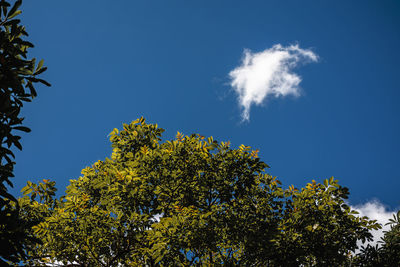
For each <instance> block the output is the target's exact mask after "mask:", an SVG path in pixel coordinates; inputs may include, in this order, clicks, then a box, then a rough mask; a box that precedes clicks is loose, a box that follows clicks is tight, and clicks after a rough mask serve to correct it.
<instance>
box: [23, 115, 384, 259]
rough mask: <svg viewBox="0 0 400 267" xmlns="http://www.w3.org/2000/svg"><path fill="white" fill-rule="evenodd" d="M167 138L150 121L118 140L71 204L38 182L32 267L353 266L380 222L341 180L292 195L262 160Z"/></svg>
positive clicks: (28, 202) (32, 207)
mask: <svg viewBox="0 0 400 267" xmlns="http://www.w3.org/2000/svg"><path fill="white" fill-rule="evenodd" d="M163 132H164V130H163V129H161V128H159V127H158V125H157V124H148V123H146V121H145V120H144V119H143V118H140V119H138V120H136V121H133V122H132V123H130V124H124V125H123V129H122V130H118V129H114V130H113V131H112V132H111V133H110V141H111V144H112V148H113V151H112V154H111V156H110V158H106V159H105V160H103V161H97V162H95V163H94V164H93V165H92V166H90V167H87V168H85V169H83V170H82V176H81V177H79V178H78V179H76V180H71V181H70V185H69V186H68V188H67V190H66V192H65V195H64V196H63V197H61V198H59V199H56V198H55V197H54V190H55V188H54V184H52V182H49V181H47V180H46V181H45V183H41V184H39V185H35V184H32V183H30V184H28V185H27V187H25V188H24V189H23V192H24V194H25V196H24V197H23V198H21V199H20V206H21V207H23V208H22V210H23V214H25V215H24V216H25V217H26V218H34V219H37V220H38V221H40V222H39V223H36V224H35V226H33V227H32V230H31V232H30V235H31V236H32V237H33V238H38V239H40V240H41V241H42V244H39V245H38V244H35V245H32V247H31V248H30V249H29V250H28V251H29V254H30V258H29V259H28V260H27V261H26V262H27V263H29V265H41V264H43V263H44V262H62V263H63V264H76V265H79V266H117V265H124V266H125V265H126V266H170V265H173V266H203V265H210V266H219V265H230V266H247V265H248V266H300V265H301V266H344V264H345V263H348V262H349V260H350V259H351V255H352V254H351V252H354V251H355V249H356V242H357V241H359V240H361V241H366V240H370V239H371V234H370V233H369V230H370V229H376V228H377V227H379V225H378V224H376V222H375V221H370V220H368V219H367V218H359V217H358V216H356V213H355V212H354V211H352V210H351V209H350V207H349V206H347V205H346V204H345V199H346V198H347V196H348V189H347V188H345V187H341V186H340V185H339V184H338V182H337V180H334V179H333V178H331V179H327V180H325V181H324V183H323V184H320V183H317V182H315V181H312V183H309V184H307V185H306V187H305V188H302V189H301V190H298V189H296V188H294V187H293V186H290V187H289V188H288V189H283V188H282V186H281V183H280V181H279V180H277V179H276V178H275V177H272V176H271V175H269V174H266V173H265V171H266V168H268V165H267V164H265V163H264V162H262V161H261V160H260V158H259V157H258V155H257V152H258V150H252V149H251V148H250V147H248V146H245V145H241V146H240V147H239V148H237V149H234V148H231V146H230V143H229V142H217V141H216V140H214V139H213V138H212V137H209V138H205V137H203V136H201V135H199V134H192V135H189V136H185V135H184V134H182V133H179V132H178V133H177V135H176V138H175V139H173V140H167V141H162V139H161V135H162V133H163Z"/></svg>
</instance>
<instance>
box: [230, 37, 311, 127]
mask: <svg viewBox="0 0 400 267" xmlns="http://www.w3.org/2000/svg"><path fill="white" fill-rule="evenodd" d="M312 61H314V62H316V61H318V56H317V55H316V54H315V53H314V52H312V51H311V50H307V49H301V48H300V47H299V46H298V45H291V46H288V47H283V46H282V45H280V44H277V45H274V46H273V47H272V48H269V49H266V50H264V51H262V52H259V53H253V52H251V51H250V50H247V49H246V50H245V51H244V56H243V59H242V63H241V65H240V66H238V67H237V68H235V69H234V70H232V71H231V72H230V73H229V77H230V79H231V81H230V85H231V86H232V88H233V89H234V90H235V92H236V93H237V94H238V100H239V105H240V106H241V108H242V109H243V112H242V119H243V120H244V121H248V120H249V119H250V107H251V105H252V104H256V105H260V104H262V103H263V102H264V100H265V99H266V98H268V97H269V96H272V97H280V96H282V97H284V96H287V95H293V96H298V95H299V94H300V90H299V84H300V82H301V77H300V76H299V75H297V74H296V73H293V72H292V70H293V68H295V67H296V66H297V65H298V64H299V63H307V62H312Z"/></svg>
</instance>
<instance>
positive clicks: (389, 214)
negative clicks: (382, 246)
mask: <svg viewBox="0 0 400 267" xmlns="http://www.w3.org/2000/svg"><path fill="white" fill-rule="evenodd" d="M351 208H352V209H354V210H357V211H358V212H359V216H361V217H362V216H367V217H368V218H369V219H371V220H376V221H377V222H378V223H380V224H381V225H382V226H383V227H382V229H380V230H372V231H371V233H372V235H373V236H374V241H372V242H370V243H369V244H371V245H373V246H375V245H376V244H379V243H378V241H380V240H381V237H383V235H384V233H383V231H388V230H390V226H389V225H385V224H386V223H388V222H389V219H391V218H393V214H395V211H389V210H387V208H386V207H385V206H384V205H383V204H382V203H380V202H379V201H378V200H373V201H370V202H367V203H365V204H361V205H356V206H351ZM359 245H361V244H359Z"/></svg>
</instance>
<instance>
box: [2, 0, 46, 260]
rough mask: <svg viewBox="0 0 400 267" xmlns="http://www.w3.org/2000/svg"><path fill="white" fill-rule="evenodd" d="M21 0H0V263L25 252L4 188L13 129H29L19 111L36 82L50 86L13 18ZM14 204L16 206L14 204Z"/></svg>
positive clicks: (15, 143) (15, 140)
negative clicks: (12, 2)
mask: <svg viewBox="0 0 400 267" xmlns="http://www.w3.org/2000/svg"><path fill="white" fill-rule="evenodd" d="M21 4H22V1H21V0H18V1H15V2H14V4H13V5H11V4H10V3H9V2H8V1H5V0H1V1H0V144H1V147H0V244H1V249H0V263H4V260H11V261H16V260H17V259H18V258H19V257H20V256H22V255H24V250H23V247H24V242H25V238H26V236H25V234H24V232H25V231H24V229H25V227H29V226H28V225H26V223H25V222H24V221H21V220H20V217H19V212H18V205H17V200H16V198H15V197H14V196H12V195H11V194H10V193H9V192H8V189H7V185H8V186H13V184H12V181H11V180H10V178H12V177H14V174H13V171H14V164H15V161H14V157H15V156H14V153H13V151H12V149H13V148H14V147H15V148H18V149H19V150H22V145H21V143H20V139H21V137H20V136H18V135H16V134H15V131H23V132H30V129H29V128H27V127H25V126H22V122H23V119H24V118H22V117H20V111H21V108H22V107H23V103H24V102H30V101H31V100H32V99H33V98H34V97H35V96H36V90H35V83H38V82H39V83H43V84H45V85H48V86H49V85H50V84H49V83H48V82H46V81H45V80H42V79H39V78H38V75H40V74H41V73H43V72H44V71H45V70H46V67H43V60H41V61H40V62H39V63H37V62H36V59H35V58H32V59H29V58H28V57H27V52H28V49H29V48H32V47H33V44H32V43H30V42H28V41H26V40H25V39H24V38H25V37H26V36H28V34H27V32H26V29H25V27H24V26H22V25H21V24H20V20H19V19H16V17H17V16H18V15H19V14H21V10H18V8H19V7H20V5H21ZM16 205H17V207H16Z"/></svg>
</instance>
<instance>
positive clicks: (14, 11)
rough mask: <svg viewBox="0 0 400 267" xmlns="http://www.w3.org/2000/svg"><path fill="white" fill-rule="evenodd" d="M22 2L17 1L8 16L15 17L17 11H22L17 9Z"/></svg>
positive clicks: (20, 0)
mask: <svg viewBox="0 0 400 267" xmlns="http://www.w3.org/2000/svg"><path fill="white" fill-rule="evenodd" d="M21 4H22V0H17V1H15V3H14V6H13V7H12V8H11V9H10V11H9V12H8V15H7V18H12V17H15V16H16V15H14V14H15V13H17V12H18V11H20V10H18V11H17V9H18V8H19V7H20V6H21ZM20 13H21V12H20ZM4 15H5V14H4Z"/></svg>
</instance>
